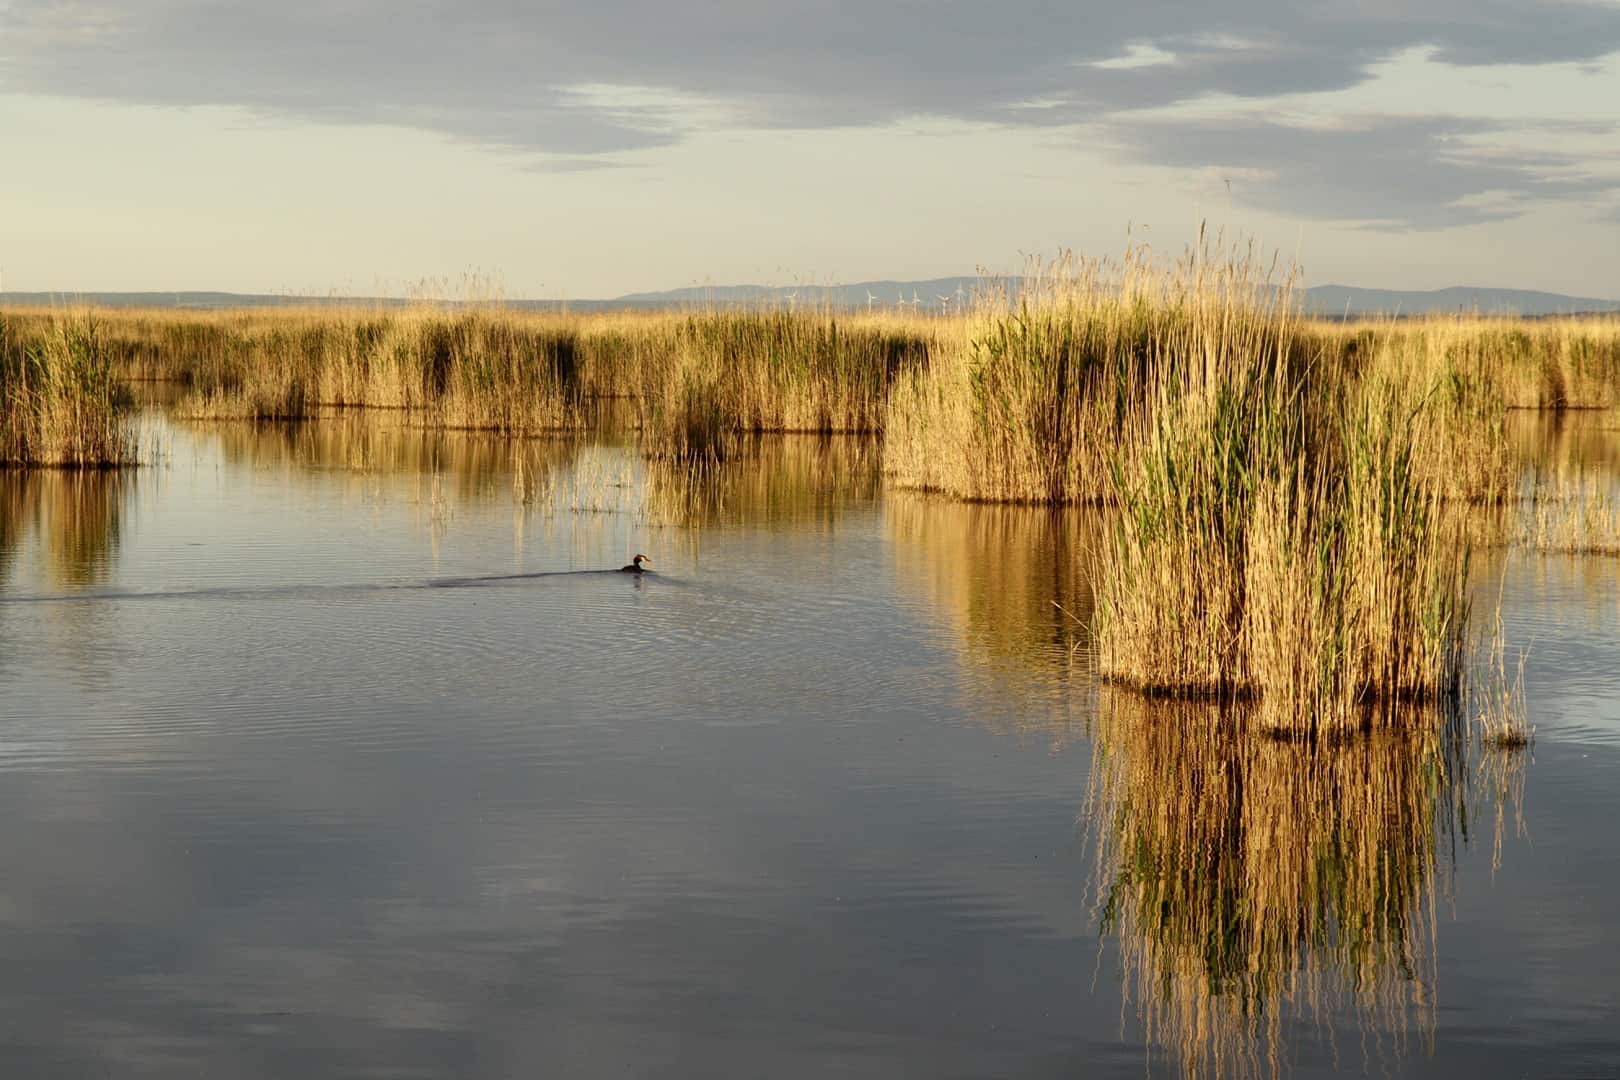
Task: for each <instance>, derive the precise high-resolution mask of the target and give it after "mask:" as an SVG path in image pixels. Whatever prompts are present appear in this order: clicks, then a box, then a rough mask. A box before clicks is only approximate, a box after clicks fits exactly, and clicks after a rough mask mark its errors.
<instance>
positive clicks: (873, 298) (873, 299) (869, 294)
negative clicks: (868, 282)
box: [866, 289, 877, 311]
mask: <svg viewBox="0 0 1620 1080" xmlns="http://www.w3.org/2000/svg"><path fill="white" fill-rule="evenodd" d="M875 303H877V293H875V292H873V291H872V290H871V289H867V290H866V310H867V311H871V310H872V305H873V304H875Z"/></svg>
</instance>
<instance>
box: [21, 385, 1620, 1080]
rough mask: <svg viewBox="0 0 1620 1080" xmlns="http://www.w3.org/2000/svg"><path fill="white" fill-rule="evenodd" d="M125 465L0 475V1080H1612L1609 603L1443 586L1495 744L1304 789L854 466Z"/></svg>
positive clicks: (1018, 541) (1026, 578)
mask: <svg viewBox="0 0 1620 1080" xmlns="http://www.w3.org/2000/svg"><path fill="white" fill-rule="evenodd" d="M143 423H144V424H145V426H146V429H147V430H146V438H147V440H148V443H149V444H151V445H156V446H158V447H159V448H160V449H161V461H160V463H159V464H157V465H155V466H153V467H150V468H145V469H142V470H139V471H138V472H133V473H129V474H126V475H122V476H115V475H110V474H109V475H93V476H74V475H69V474H60V473H51V474H41V473H27V474H25V473H9V474H0V712H3V717H0V815H3V819H4V820H5V821H6V822H7V828H5V829H4V830H3V831H0V865H3V866H4V867H5V872H4V874H3V876H0V952H3V955H4V956H5V957H6V960H7V962H6V963H5V965H4V966H3V969H0V998H3V1006H4V1010H3V1011H4V1015H5V1020H4V1021H3V1025H4V1034H3V1037H0V1064H3V1065H4V1067H5V1069H6V1071H7V1072H8V1074H13V1075H50V1076H77V1075H118V1076H153V1077H175V1076H207V1077H256V1076H264V1077H285V1076H288V1075H304V1076H390V1077H393V1076H399V1077H407V1076H431V1077H486V1076H487V1077H508V1076H518V1075H526V1076H583V1077H595V1076H610V1075H611V1076H626V1075H628V1076H694V1077H711V1076H750V1077H752V1076H773V1077H774V1076H815V1077H820V1076H832V1075H836V1076H882V1077H894V1076H917V1077H943V1076H960V1077H970V1076H972V1077H978V1076H1075V1075H1083V1076H1113V1075H1118V1076H1130V1077H1140V1076H1142V1075H1143V1074H1144V1069H1145V1068H1151V1071H1152V1072H1153V1073H1154V1074H1157V1075H1171V1076H1173V1075H1176V1074H1177V1073H1178V1072H1179V1071H1181V1069H1182V1068H1183V1066H1184V1065H1188V1064H1199V1065H1202V1067H1204V1068H1206V1069H1209V1068H1213V1067H1219V1068H1222V1069H1225V1070H1226V1071H1229V1072H1233V1073H1243V1072H1259V1073H1262V1074H1263V1073H1266V1072H1269V1071H1270V1069H1271V1068H1272V1066H1273V1065H1274V1064H1276V1063H1279V1062H1280V1063H1282V1064H1283V1065H1284V1066H1285V1067H1291V1068H1292V1069H1293V1071H1294V1072H1295V1073H1296V1074H1301V1075H1314V1074H1317V1073H1322V1072H1327V1071H1330V1070H1334V1069H1337V1070H1339V1071H1342V1072H1345V1073H1349V1074H1362V1073H1373V1074H1386V1073H1387V1074H1391V1075H1401V1076H1477V1075H1491V1076H1506V1075H1529V1076H1572V1075H1600V1076H1601V1075H1608V1076H1612V1075H1620V1023H1617V1021H1620V977H1617V975H1616V972H1620V919H1617V917H1616V910H1617V900H1616V895H1617V886H1620V830H1617V829H1616V827H1615V823H1616V821H1617V820H1620V563H1617V562H1616V561H1612V560H1602V559H1574V560H1572V559H1566V558H1545V559H1543V558H1532V557H1527V556H1524V555H1516V556H1513V557H1511V558H1506V559H1504V558H1503V557H1502V556H1501V555H1500V554H1496V555H1491V556H1487V557H1484V558H1482V560H1481V562H1482V563H1483V564H1484V565H1482V567H1481V571H1480V572H1481V578H1482V581H1485V580H1486V579H1488V581H1487V582H1486V583H1485V584H1482V586H1481V587H1482V589H1488V591H1489V595H1490V597H1491V600H1492V603H1493V604H1494V597H1495V593H1496V589H1497V588H1498V587H1500V588H1501V590H1502V594H1503V596H1504V609H1505V616H1506V621H1507V626H1508V632H1509V635H1510V637H1511V638H1512V639H1513V640H1514V641H1516V642H1519V643H1529V644H1531V652H1530V656H1529V661H1528V663H1527V666H1526V668H1525V689H1526V694H1527V697H1528V701H1529V704H1530V710H1531V717H1532V720H1533V722H1534V723H1535V725H1536V729H1537V737H1536V743H1535V747H1534V752H1533V756H1531V755H1521V756H1517V757H1508V758H1503V757H1502V756H1501V755H1492V754H1488V753H1483V752H1481V751H1480V750H1479V748H1478V747H1477V746H1472V745H1469V744H1467V742H1466V741H1465V740H1458V739H1455V738H1449V737H1447V736H1446V735H1445V733H1444V730H1443V729H1442V731H1441V734H1439V735H1435V734H1433V729H1434V725H1427V728H1426V729H1427V730H1428V731H1429V732H1430V734H1428V735H1427V736H1425V737H1413V738H1410V739H1382V740H1363V741H1361V742H1360V743H1357V744H1353V745H1349V746H1344V747H1336V748H1331V749H1327V750H1323V751H1320V752H1315V754H1314V756H1313V759H1312V760H1311V761H1309V762H1304V763H1302V762H1301V758H1300V755H1302V754H1311V752H1309V751H1306V750H1303V749H1302V748H1300V747H1295V746H1290V745H1288V744H1277V743H1256V742H1254V741H1253V740H1250V741H1247V742H1245V741H1244V740H1237V739H1226V740H1225V741H1224V742H1223V741H1222V740H1221V739H1219V738H1215V737H1212V736H1209V735H1208V734H1207V732H1208V730H1209V725H1208V724H1203V725H1200V724H1196V723H1192V722H1190V721H1189V718H1188V717H1186V716H1178V715H1175V714H1162V715H1161V714H1160V713H1156V712H1154V711H1152V710H1146V709H1145V708H1144V707H1143V706H1141V705H1140V704H1139V703H1136V702H1132V701H1127V700H1122V699H1118V698H1115V697H1112V696H1110V695H1108V694H1105V693H1103V692H1102V691H1100V690H1099V689H1098V688H1097V687H1096V686H1095V685H1094V684H1093V681H1092V680H1091V678H1090V677H1089V676H1088V675H1087V674H1086V670H1087V669H1086V665H1085V658H1086V654H1085V642H1084V639H1083V633H1082V631H1081V623H1080V621H1078V620H1079V619H1081V618H1083V616H1084V613H1085V611H1086V610H1087V608H1088V596H1087V593H1086V586H1085V581H1084V579H1083V577H1082V576H1081V574H1080V573H1079V571H1078V564H1079V562H1080V559H1079V554H1080V552H1081V551H1082V549H1083V547H1084V545H1085V544H1087V543H1089V542H1091V541H1092V540H1093V539H1094V538H1095V536H1096V524H1095V522H1093V521H1090V520H1088V519H1087V518H1086V517H1085V516H1083V515H1079V514H1054V513H1049V512H1045V511H1037V510H1028V509H1014V508H996V507H983V506H961V505H953V504H949V503H945V502H940V501H937V500H931V499H926V498H920V497H914V496H908V495H901V494H896V493H885V492H883V490H882V487H881V484H880V482H879V477H878V475H877V471H876V470H877V465H878V453H877V450H876V448H874V447H872V446H870V445H868V444H863V443H860V442H854V441H834V442H825V441H821V440H816V439H795V438H786V439H777V440H770V441H767V442H764V443H762V444H761V445H760V446H759V447H758V456H757V458H755V459H754V460H753V461H751V462H750V463H749V464H748V465H746V466H744V467H741V468H738V469H736V470H734V471H732V472H731V473H729V474H728V475H727V476H726V477H724V478H723V479H722V482H721V483H720V485H719V487H718V490H717V491H711V492H708V493H707V494H706V495H705V498H706V500H707V501H706V502H703V503H702V504H700V505H697V506H695V507H694V506H693V504H692V502H691V500H689V499H685V498H683V497H682V489H681V485H680V484H679V482H678V478H672V477H668V476H662V475H660V474H658V473H656V472H653V473H649V472H648V467H647V466H645V465H644V464H643V463H641V462H640V461H639V460H638V459H637V457H636V456H635V454H634V453H633V451H631V450H629V449H627V448H626V447H624V446H622V445H614V444H613V442H612V441H611V440H602V441H589V440H587V441H583V442H581V441H529V442H517V443H513V442H508V441H506V440H501V439H496V438H490V437H485V436H479V435H470V434H455V433H449V434H443V433H440V434H434V433H425V432H422V431H416V430H412V429H410V428H409V427H407V426H405V424H404V422H403V421H402V420H401V419H400V418H398V417H393V416H390V415H387V414H371V415H368V416H364V417H357V416H354V415H348V416H343V417H335V418H332V419H329V420H324V421H320V422H314V423H309V424H305V425H302V426H299V427H285V426H265V427H258V428H255V427H253V426H249V425H225V426H202V425H195V424H186V423H180V422H173V423H171V422H168V421H166V420H164V419H163V417H162V415H161V414H160V413H158V412H155V411H154V412H151V413H149V414H147V415H146V417H145V420H144V421H143ZM1614 438H1615V437H1614V435H1613V434H1612V433H1605V432H1603V431H1601V430H1597V431H1590V430H1584V429H1582V430H1576V431H1574V432H1573V433H1572V432H1571V431H1569V430H1558V431H1550V430H1548V429H1545V427H1544V426H1542V427H1533V428H1528V429H1525V430H1523V431H1521V432H1520V441H1521V444H1522V445H1523V446H1524V447H1525V452H1526V454H1527V456H1528V457H1531V458H1535V457H1556V456H1557V455H1559V454H1565V455H1576V456H1579V457H1581V458H1582V459H1590V460H1595V461H1600V462H1604V463H1607V460H1608V458H1610V457H1613V451H1612V449H1611V442H1612V440H1613V439H1614ZM638 552H644V553H646V554H647V555H649V556H650V557H651V559H652V564H653V566H654V567H656V571H657V572H656V574H649V575H646V576H645V577H641V578H636V577H633V576H631V575H624V574H617V573H598V572H596V571H601V570H604V569H611V568H615V567H617V566H619V565H620V564H622V563H624V562H626V561H627V560H628V559H629V557H630V556H631V555H633V554H636V553H638ZM1059 605H1061V607H1060V606H1059ZM1191 719H1193V720H1196V719H1197V717H1193V718H1191ZM1206 719H1207V718H1206ZM1178 720H1179V723H1178V722H1177V721H1178ZM1189 732H1193V734H1189ZM1198 732H1203V733H1204V734H1197V733H1198ZM1301 775H1309V776H1311V777H1313V778H1314V779H1313V780H1312V781H1311V783H1310V784H1309V785H1304V784H1295V783H1294V782H1293V781H1288V782H1286V783H1285V782H1284V778H1287V777H1296V776H1301ZM1302 806H1304V807H1309V808H1310V810H1311V812H1310V813H1308V814H1302V813H1300V812H1299V809H1300V807H1302ZM1499 815H1500V817H1499ZM1368 882H1372V885H1369V884H1368Z"/></svg>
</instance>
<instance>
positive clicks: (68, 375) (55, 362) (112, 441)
mask: <svg viewBox="0 0 1620 1080" xmlns="http://www.w3.org/2000/svg"><path fill="white" fill-rule="evenodd" d="M128 403H129V398H128V394H127V392H126V390H125V388H124V385H123V383H122V382H121V381H120V380H119V378H118V375H117V372H116V371H115V369H114V365H113V360H112V356H111V354H110V352H109V350H108V349H107V347H106V340H105V337H104V336H103V334H102V332H101V324H100V322H99V321H98V320H97V319H96V318H95V317H94V316H92V315H90V314H88V313H76V314H57V315H53V316H52V317H51V318H50V319H48V320H43V321H40V322H37V323H34V324H32V325H29V326H28V327H26V328H22V327H14V326H12V325H11V323H10V322H9V321H8V320H6V319H3V318H0V466H54V467H63V468H108V467H115V466H120V465H129V464H133V463H134V462H135V458H136V450H135V439H134V435H133V434H132V432H131V430H130V428H129V426H128V424H127V423H126V415H125V414H126V411H127V406H128Z"/></svg>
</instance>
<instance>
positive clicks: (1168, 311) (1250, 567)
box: [885, 250, 1489, 734]
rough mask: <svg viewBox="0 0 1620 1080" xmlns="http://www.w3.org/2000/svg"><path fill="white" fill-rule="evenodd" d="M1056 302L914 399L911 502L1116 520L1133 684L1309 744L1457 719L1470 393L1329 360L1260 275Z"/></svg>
mask: <svg viewBox="0 0 1620 1080" xmlns="http://www.w3.org/2000/svg"><path fill="white" fill-rule="evenodd" d="M1042 280H1043V281H1046V282H1048V283H1049V284H1046V285H1043V287H1042V288H1043V291H1042V292H1039V293H1036V294H1035V299H1034V300H1032V299H1031V290H1029V289H1027V288H1026V290H1025V292H1024V295H1023V296H1022V298H1021V299H1020V302H1019V304H1018V305H1017V307H1016V308H1013V307H1007V308H1005V309H1002V310H999V311H998V310H994V309H991V310H988V311H987V312H986V313H984V314H983V315H982V322H981V325H980V326H979V327H978V329H977V330H976V332H975V334H974V335H973V338H972V344H971V347H970V348H969V349H968V350H967V351H966V352H965V353H964V354H963V356H964V357H966V358H967V359H965V360H964V361H963V362H962V363H959V364H956V365H955V366H952V365H950V364H949V363H935V364H932V365H930V366H929V367H928V368H927V369H926V370H925V371H922V372H919V373H916V374H914V375H913V376H912V377H911V378H910V379H909V380H905V381H903V383H902V386H900V387H898V388H897V389H896V392H895V394H894V395H893V396H892V397H891V400H890V421H889V424H888V426H887V436H888V437H887V441H886V444H885V453H886V455H887V458H886V460H887V461H888V462H889V463H890V464H891V465H892V466H893V467H894V471H896V472H897V473H898V474H899V475H898V479H899V480H900V482H901V483H902V484H905V483H914V484H917V485H918V486H923V487H936V488H939V489H941V490H944V491H946V492H948V493H951V494H954V495H958V496H966V497H970V498H974V497H979V498H988V499H996V500H1008V499H1013V500H1022V501H1030V502H1064V501H1076V500H1094V501H1104V502H1109V503H1111V504H1113V505H1114V506H1116V507H1117V509H1118V513H1117V515H1116V516H1115V528H1114V529H1113V532H1112V536H1111V537H1109V538H1108V540H1106V541H1105V542H1104V543H1103V544H1102V545H1101V546H1100V550H1099V552H1098V556H1097V558H1096V560H1095V565H1094V568H1093V569H1094V580H1095V581H1096V610H1095V615H1094V619H1093V628H1094V629H1093V633H1094V640H1095V647H1096V652H1095V655H1096V659H1097V666H1098V670H1099V672H1100V673H1101V674H1102V675H1103V676H1104V678H1106V679H1109V680H1111V681H1114V682H1118V683H1123V684H1126V685H1129V686H1132V687H1134V688H1136V689H1138V690H1141V691H1144V692H1147V693H1150V694H1155V695H1168V696H1183V697H1200V696H1214V697H1224V698H1230V697H1239V696H1258V697H1260V698H1261V699H1262V701H1263V705H1264V708H1263V709H1262V715H1263V716H1265V717H1267V718H1269V719H1268V722H1269V723H1271V724H1272V725H1273V726H1275V727H1277V728H1279V729H1286V730H1291V731H1299V732H1303V733H1306V734H1315V733H1317V732H1319V731H1333V730H1343V729H1346V728H1351V727H1359V726H1363V725H1365V724H1368V723H1371V722H1375V720H1376V717H1377V716H1379V715H1382V716H1385V717H1393V716H1394V715H1395V713H1394V711H1392V710H1389V709H1387V708H1386V709H1384V710H1382V712H1381V713H1379V712H1374V711H1369V709H1368V706H1369V705H1371V704H1373V703H1375V702H1384V703H1388V702H1392V701H1396V700H1438V699H1441V698H1446V697H1449V696H1452V695H1454V694H1455V692H1456V690H1457V686H1458V680H1459V677H1460V671H1461V658H1462V642H1463V637H1464V630H1465V627H1466V621H1467V615H1468V601H1467V594H1466V580H1467V567H1468V557H1469V554H1468V547H1467V544H1466V542H1464V538H1463V536H1462V532H1461V529H1460V528H1458V527H1457V526H1456V523H1455V521H1454V520H1453V519H1454V517H1455V516H1456V515H1455V514H1454V513H1453V512H1452V511H1451V510H1450V509H1449V504H1448V501H1447V498H1446V496H1447V495H1448V493H1450V492H1449V488H1448V485H1447V483H1446V482H1445V481H1444V480H1443V479H1442V477H1443V476H1445V475H1446V474H1447V473H1448V472H1453V471H1454V470H1449V469H1448V467H1447V466H1448V464H1449V463H1448V462H1447V460H1446V459H1447V457H1448V456H1450V455H1452V454H1453V453H1454V452H1455V449H1456V447H1455V444H1454V443H1453V442H1449V441H1445V440H1439V439H1437V438H1436V437H1435V436H1434V435H1433V428H1434V424H1433V423H1432V422H1431V421H1432V417H1433V415H1434V413H1435V411H1436V410H1442V409H1443V410H1445V415H1447V416H1453V417H1455V416H1460V415H1472V416H1474V417H1476V418H1477V417H1479V416H1486V415H1489V410H1488V408H1486V407H1484V406H1480V405H1479V404H1478V402H1477V400H1476V394H1475V391H1474V390H1473V388H1472V387H1470V386H1468V385H1467V384H1464V383H1460V382H1459V380H1456V379H1436V380H1434V381H1433V383H1432V384H1431V385H1425V380H1424V379H1423V378H1422V377H1421V376H1420V375H1414V374H1413V373H1411V372H1408V371H1404V370H1402V369H1401V366H1400V365H1399V364H1396V363H1395V362H1394V361H1393V360H1392V359H1391V357H1393V356H1395V355H1396V353H1394V352H1393V351H1392V350H1391V349H1389V348H1388V347H1386V346H1385V345H1384V344H1383V343H1382V342H1381V341H1380V340H1379V339H1377V338H1376V337H1375V338H1373V339H1372V340H1371V341H1369V342H1367V343H1366V345H1365V346H1364V347H1363V348H1362V349H1360V350H1358V351H1351V350H1348V349H1338V348H1330V347H1327V345H1326V344H1325V342H1326V341H1327V339H1325V338H1324V337H1323V336H1322V335H1320V334H1318V333H1316V332H1315V330H1314V329H1313V328H1311V327H1308V326H1306V325H1304V324H1303V323H1302V321H1301V320H1300V318H1299V316H1298V314H1297V310H1296V309H1295V307H1294V306H1293V304H1292V302H1291V297H1290V292H1289V282H1288V281H1287V279H1286V278H1283V279H1281V280H1279V279H1278V278H1277V277H1276V275H1275V273H1274V272H1273V271H1271V270H1268V269H1266V268H1265V267H1263V266H1261V265H1260V264H1259V263H1257V262H1256V261H1255V260H1254V259H1253V257H1252V255H1250V256H1244V255H1241V254H1237V255H1233V256H1227V257H1217V256H1216V255H1214V254H1213V253H1212V252H1210V251H1207V250H1195V251H1193V252H1191V253H1190V254H1189V255H1188V256H1187V257H1186V258H1185V259H1183V260H1182V261H1181V262H1180V263H1179V264H1176V265H1175V266H1173V267H1168V268H1165V267H1160V266H1158V265H1156V264H1153V263H1151V262H1149V261H1147V260H1135V259H1127V261H1126V262H1125V263H1124V264H1122V265H1121V266H1119V267H1117V268H1113V267H1109V266H1107V265H1105V264H1079V265H1077V266H1069V265H1060V266H1059V267H1058V268H1057V269H1056V272H1055V273H1051V274H1049V275H1047V276H1046V277H1045V278H1043V279H1042ZM1469 410H1472V413H1469ZM920 416H921V417H926V419H925V420H924V419H919V417H920ZM925 448H927V449H926V452H925ZM914 466H915V467H914ZM919 469H932V470H934V471H933V472H932V473H930V474H928V476H927V477H923V478H919V472H918V470H919Z"/></svg>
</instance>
